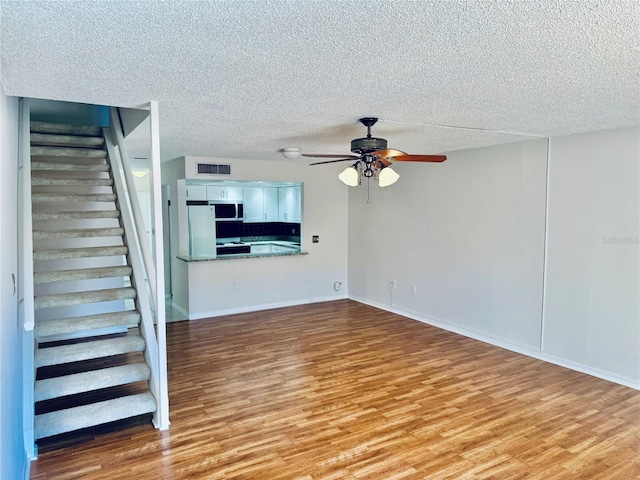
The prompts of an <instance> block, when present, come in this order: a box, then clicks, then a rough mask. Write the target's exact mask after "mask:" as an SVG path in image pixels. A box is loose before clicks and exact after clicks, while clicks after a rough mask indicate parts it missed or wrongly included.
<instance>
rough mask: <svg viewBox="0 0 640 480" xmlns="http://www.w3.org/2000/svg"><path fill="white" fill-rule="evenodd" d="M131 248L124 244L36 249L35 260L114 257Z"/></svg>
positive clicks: (123, 253) (125, 252)
mask: <svg viewBox="0 0 640 480" xmlns="http://www.w3.org/2000/svg"><path fill="white" fill-rule="evenodd" d="M128 252H129V249H128V248H127V247H125V246H124V245H116V246H113V247H83V248H59V249H50V250H34V252H33V259H34V260H64V259H69V258H89V257H113V256H120V255H126V254H127V253H128Z"/></svg>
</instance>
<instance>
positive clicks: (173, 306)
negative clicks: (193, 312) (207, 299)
mask: <svg viewBox="0 0 640 480" xmlns="http://www.w3.org/2000/svg"><path fill="white" fill-rule="evenodd" d="M171 308H173V309H174V310H177V311H178V313H180V315H184V318H188V317H189V314H188V313H187V311H186V310H185V309H184V308H182V307H181V306H180V305H176V304H175V303H171Z"/></svg>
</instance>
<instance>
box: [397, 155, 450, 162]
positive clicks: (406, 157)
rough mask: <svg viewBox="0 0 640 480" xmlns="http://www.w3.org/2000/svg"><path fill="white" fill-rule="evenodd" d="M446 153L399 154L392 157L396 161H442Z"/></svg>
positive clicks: (445, 157)
mask: <svg viewBox="0 0 640 480" xmlns="http://www.w3.org/2000/svg"><path fill="white" fill-rule="evenodd" d="M446 159H447V156H446V155H400V156H398V157H395V158H393V160H394V161H396V162H444V161H445V160H446Z"/></svg>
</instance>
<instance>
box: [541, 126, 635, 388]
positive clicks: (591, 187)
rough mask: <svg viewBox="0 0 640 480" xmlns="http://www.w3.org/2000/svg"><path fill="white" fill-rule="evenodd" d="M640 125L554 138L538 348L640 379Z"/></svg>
mask: <svg viewBox="0 0 640 480" xmlns="http://www.w3.org/2000/svg"><path fill="white" fill-rule="evenodd" d="M639 152H640V128H638V127H636V128H627V129H618V130H610V131H601V132H593V133H588V134H581V135H573V136H568V137H562V138H554V139H553V140H552V142H551V155H550V180H549V219H548V223H549V233H548V238H549V240H548V249H547V275H546V276H547V280H546V292H547V293H546V299H545V318H544V327H545V328H544V351H545V352H546V353H548V354H550V355H553V356H556V357H559V358H561V359H566V360H568V361H571V362H575V363H577V364H579V365H586V366H588V367H589V368H591V369H594V370H595V371H601V372H605V373H607V374H611V375H615V376H617V377H619V379H620V380H621V381H622V382H623V383H631V384H635V385H638V386H640V308H639V305H640V280H639V277H640V263H639V262H640V260H639V259H640V257H639V255H638V252H639V249H640V248H639V245H638V243H639V242H638V238H639V236H640V233H639V230H640V226H639V224H640V220H639V202H640V198H639V191H640V188H639V183H640V177H639V175H640V169H639V166H640V153H639Z"/></svg>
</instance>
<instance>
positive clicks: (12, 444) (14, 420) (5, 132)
mask: <svg viewBox="0 0 640 480" xmlns="http://www.w3.org/2000/svg"><path fill="white" fill-rule="evenodd" d="M0 90H1V91H0V146H1V150H0V211H1V212H2V215H0V252H2V254H1V255H0V407H1V408H0V478H2V479H5V478H6V479H14V478H23V476H24V475H25V472H26V471H27V470H28V466H27V460H26V454H25V450H24V437H23V432H22V412H23V403H22V367H21V365H22V334H21V333H22V331H21V328H20V327H19V325H18V315H17V304H16V297H15V296H13V286H12V280H11V274H12V273H14V274H16V275H17V271H18V267H17V254H16V253H17V225H18V224H17V205H18V202H17V199H18V192H17V167H18V99H17V98H15V97H7V96H6V95H5V93H4V88H0Z"/></svg>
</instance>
